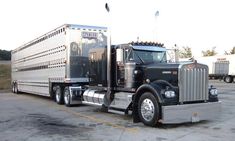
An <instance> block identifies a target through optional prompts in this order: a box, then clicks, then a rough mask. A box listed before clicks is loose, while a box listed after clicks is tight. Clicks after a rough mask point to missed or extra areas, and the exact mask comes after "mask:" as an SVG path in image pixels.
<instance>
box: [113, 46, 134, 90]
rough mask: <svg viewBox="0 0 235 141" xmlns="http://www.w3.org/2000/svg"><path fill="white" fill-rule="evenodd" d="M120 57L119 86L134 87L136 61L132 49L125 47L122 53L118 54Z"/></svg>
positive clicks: (118, 64)
mask: <svg viewBox="0 0 235 141" xmlns="http://www.w3.org/2000/svg"><path fill="white" fill-rule="evenodd" d="M117 55H119V56H118V57H119V59H118V60H117V75H116V80H117V82H116V83H117V86H118V87H121V88H133V87H134V75H133V73H134V70H135V68H136V63H135V61H134V58H133V57H134V56H133V52H132V49H130V48H123V49H122V54H120V53H119V54H118V53H117ZM120 57H121V58H120Z"/></svg>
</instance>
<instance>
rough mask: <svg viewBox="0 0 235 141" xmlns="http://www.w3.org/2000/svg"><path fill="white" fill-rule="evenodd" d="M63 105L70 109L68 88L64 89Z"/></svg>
mask: <svg viewBox="0 0 235 141" xmlns="http://www.w3.org/2000/svg"><path fill="white" fill-rule="evenodd" d="M64 104H65V106H67V107H71V97H70V91H69V87H65V88H64Z"/></svg>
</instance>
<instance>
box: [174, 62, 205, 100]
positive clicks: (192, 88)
mask: <svg viewBox="0 0 235 141" xmlns="http://www.w3.org/2000/svg"><path fill="white" fill-rule="evenodd" d="M202 100H203V101H205V100H208V67H207V66H206V65H202V64H197V63H191V64H184V65H181V66H180V67H179V102H181V103H182V102H193V101H202Z"/></svg>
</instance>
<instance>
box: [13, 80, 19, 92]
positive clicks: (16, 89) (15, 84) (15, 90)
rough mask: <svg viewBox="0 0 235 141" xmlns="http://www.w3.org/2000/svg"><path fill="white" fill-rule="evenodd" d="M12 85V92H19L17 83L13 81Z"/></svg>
mask: <svg viewBox="0 0 235 141" xmlns="http://www.w3.org/2000/svg"><path fill="white" fill-rule="evenodd" d="M13 86H14V88H13V89H14V93H15V94H19V93H20V92H19V90H18V84H17V83H16V82H15V83H14V85H13Z"/></svg>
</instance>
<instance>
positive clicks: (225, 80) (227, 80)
mask: <svg viewBox="0 0 235 141" xmlns="http://www.w3.org/2000/svg"><path fill="white" fill-rule="evenodd" d="M232 81H233V79H232V77H231V76H229V75H227V76H225V77H224V82H226V83H231V82H232Z"/></svg>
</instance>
